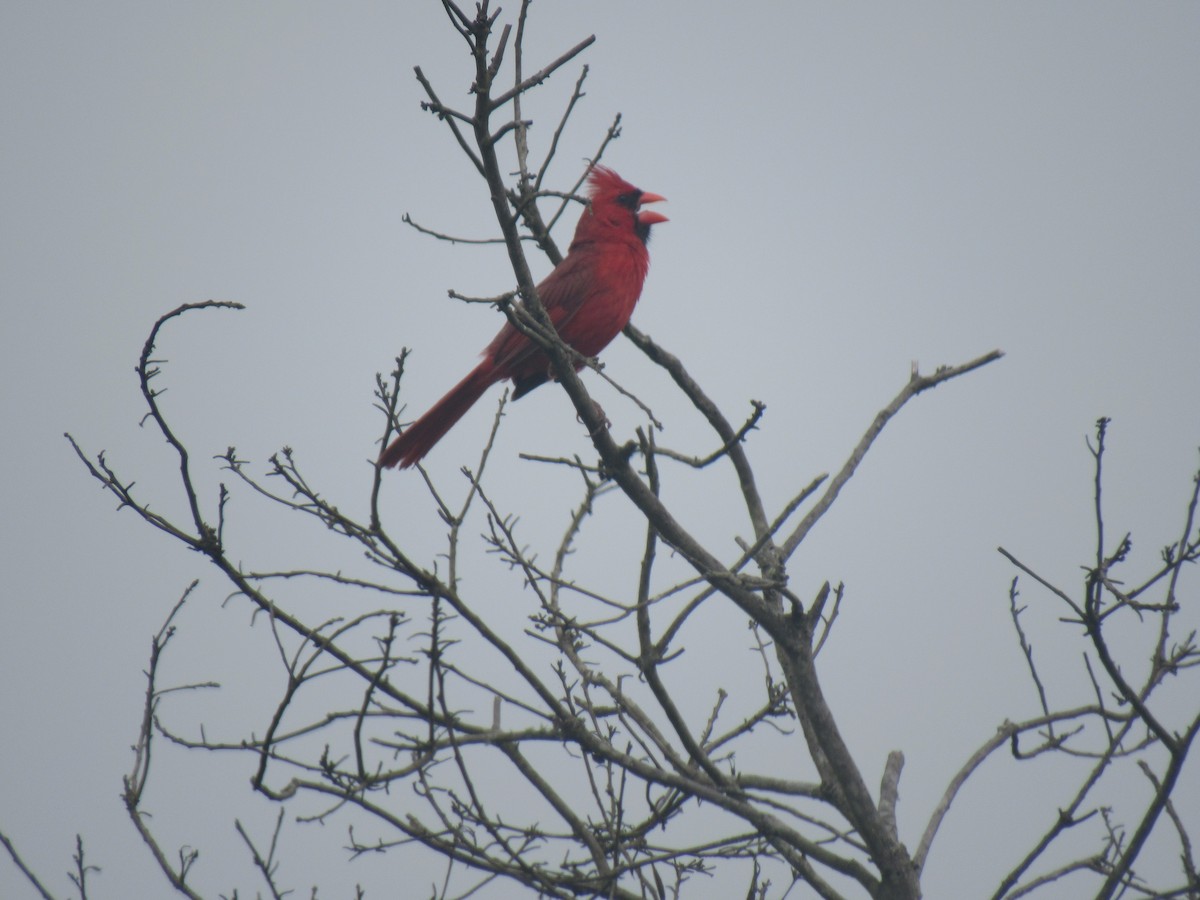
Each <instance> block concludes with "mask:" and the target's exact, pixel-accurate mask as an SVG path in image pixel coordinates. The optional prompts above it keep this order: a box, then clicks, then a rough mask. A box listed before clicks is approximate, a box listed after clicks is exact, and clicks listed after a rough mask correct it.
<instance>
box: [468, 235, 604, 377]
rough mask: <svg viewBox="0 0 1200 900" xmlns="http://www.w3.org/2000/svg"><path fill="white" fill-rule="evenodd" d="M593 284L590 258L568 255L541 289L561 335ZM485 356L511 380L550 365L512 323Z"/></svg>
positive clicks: (581, 255)
mask: <svg viewBox="0 0 1200 900" xmlns="http://www.w3.org/2000/svg"><path fill="white" fill-rule="evenodd" d="M592 281H593V278H592V272H591V266H589V264H588V257H587V255H586V254H582V253H578V252H576V253H572V254H570V255H568V256H567V257H566V258H565V259H564V260H563V261H562V262H561V263H559V264H558V266H557V267H556V268H555V269H554V271H553V272H551V273H550V274H549V275H547V276H546V277H545V278H544V279H543V280H542V283H541V284H539V285H538V286H537V291H538V299H539V300H541V301H542V306H543V307H544V308H545V310H546V313H547V315H549V316H550V321H551V322H553V323H554V328H555V330H556V331H558V333H559V334H560V335H561V334H563V331H564V329H566V328H567V326H568V325H569V324H570V322H571V320H572V319H573V318H574V317H575V315H576V314H577V313H578V312H579V310H580V309H581V308H582V307H583V305H584V303H585V302H586V300H587V297H588V293H589V291H590V290H591V289H592V287H593V285H592ZM484 354H485V355H486V356H488V357H489V358H490V359H491V360H492V361H493V362H494V363H495V365H496V368H497V370H499V371H501V372H503V373H504V375H505V376H506V377H508V378H520V377H521V376H527V375H531V374H533V373H534V372H536V371H538V370H539V369H542V368H544V367H545V366H546V364H547V363H546V358H545V356H543V354H542V352H541V351H540V350H539V349H538V348H537V345H536V344H534V343H533V342H532V341H530V340H529V338H527V337H526V336H525V335H523V334H521V332H519V331H517V330H516V329H515V328H513V327H512V325H509V324H506V325H505V326H504V328H503V329H502V330H501V331H500V333H499V334H498V335H496V339H495V340H493V341H492V343H491V344H489V345H488V348H487V350H485V351H484Z"/></svg>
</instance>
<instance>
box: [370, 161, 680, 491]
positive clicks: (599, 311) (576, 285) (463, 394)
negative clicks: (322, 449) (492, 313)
mask: <svg viewBox="0 0 1200 900" xmlns="http://www.w3.org/2000/svg"><path fill="white" fill-rule="evenodd" d="M588 189H589V190H588V194H589V197H590V199H591V204H590V205H589V207H588V209H586V210H584V212H583V214H582V215H581V216H580V217H579V224H578V225H576V226H575V237H574V238H573V239H572V240H571V246H570V249H569V250H568V251H567V255H566V256H565V257H564V258H563V261H562V262H560V263H559V264H558V265H557V266H556V267H555V268H554V271H553V272H551V273H550V274H549V275H547V276H546V278H545V279H544V280H543V281H542V283H541V284H539V285H538V286H537V292H538V298H539V299H540V300H541V301H542V306H543V307H545V310H546V313H547V314H548V315H549V316H550V321H551V322H553V323H554V327H555V329H556V330H557V331H558V333H559V335H560V336H561V337H562V339H563V340H564V341H566V343H568V344H570V345H571V346H572V347H574V348H575V349H576V350H577V351H578V352H579V353H581V354H583V355H584V356H596V355H597V354H599V352H600V351H601V350H603V349H604V348H605V347H607V346H608V345H609V343H610V342H611V341H612V339H613V338H615V337H616V336H617V335H618V334H620V333H621V329H623V328H624V327H625V325H626V324H627V323H628V322H629V317H630V316H631V315H633V308H634V306H635V305H636V304H637V301H638V297H640V296H641V293H642V284H643V282H644V281H645V280H646V272H647V271H648V270H649V268H650V254H649V253H648V252H647V250H646V241H647V240H648V239H649V237H650V226H652V225H655V224H657V223H659V222H665V221H667V217H666V216H664V215H662V214H661V213H657V212H653V211H649V210H644V211H643V210H641V208H640V207H641V206H642V205H643V204H646V203H656V202H658V201H660V200H663V199H665V198H663V197H660V196H659V195H658V194H648V193H646V192H644V191H640V190H638V189H637V188H635V187H634V186H633V185H631V184H630V183H629V182H627V181H625V180H624V179H623V178H621V176H620V175H618V174H617V173H616V172H614V171H612V169H607V168H605V167H603V166H594V167H593V168H592V171H591V174H590V175H589V176H588ZM575 368H576V369H577V370H578V369H580V368H582V365H577V366H576V367H575ZM551 374H552V372H551V366H550V360H549V359H548V358H547V357H546V355H545V354H544V353H543V352H542V351H541V349H540V348H539V347H538V346H537V345H536V344H535V343H534V342H533V341H531V340H530V339H529V338H528V337H526V336H525V335H523V334H521V332H519V331H517V329H515V328H514V327H513V326H512V325H511V324H510V323H508V322H505V324H504V327H503V328H501V329H500V333H499V334H497V335H496V337H495V338H494V339H493V340H492V342H491V343H490V344H488V345H487V348H486V349H485V350H484V351H483V361H482V362H481V363H480V364H479V365H477V366H476V367H475V368H474V369H472V370H471V371H470V372H469V373H468V374H467V376H466V377H465V378H464V379H463V380H462V381H460V382H459V383H458V384H457V385H455V386H454V387H453V388H451V389H450V392H449V393H448V394H446V396H445V397H443V398H442V399H441V400H439V401H438V402H437V403H435V404H434V405H433V407H432V408H431V409H430V410H429V412H427V413H425V415H423V416H421V418H419V419H417V421H415V422H413V423H412V424H411V425H409V426H408V427H407V428H406V429H404V431H403V432H402V433H401V434H400V435H399V437H397V438H396V439H395V440H394V441H392V443H391V444H390V445H389V446H388V448H387V449H386V450H384V451H383V453H382V454H380V456H379V464H380V465H381V466H396V465H399V466H400V467H401V468H407V467H408V466H411V465H413V464H414V463H416V462H418V461H419V460H420V459H421V458H422V457H423V456H425V454H426V453H428V452H429V451H430V450H431V449H432V448H433V445H434V444H436V443H437V442H438V441H439V440H441V439H442V437H443V436H444V435H445V434H446V432H447V431H449V430H450V429H451V428H452V427H453V426H454V423H455V422H457V421H458V420H459V419H461V418H462V417H463V416H464V415H465V414H466V412H467V410H468V409H470V408H471V407H472V406H473V405H474V404H475V401H476V400H478V399H479V398H480V397H482V396H483V394H484V392H485V391H486V390H487V389H488V388H489V387H491V386H492V385H493V384H495V383H496V382H498V381H504V380H506V379H508V380H511V381H512V382H513V385H514V387H515V390H514V391H513V398H514V399H516V398H518V397H522V396H524V395H525V394H527V393H529V392H530V391H531V390H533V389H534V388H535V387H537V386H538V385H540V384H542V383H543V382H545V381H547V380H548V379H549V378H550V377H551Z"/></svg>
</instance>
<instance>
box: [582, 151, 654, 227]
mask: <svg viewBox="0 0 1200 900" xmlns="http://www.w3.org/2000/svg"><path fill="white" fill-rule="evenodd" d="M588 197H589V198H590V199H591V211H590V212H589V213H585V214H584V215H583V217H581V219H580V221H579V225H580V228H583V227H584V223H585V222H587V223H588V225H589V226H590V227H595V226H600V227H602V228H605V229H608V228H615V229H618V230H620V231H622V232H624V233H626V234H628V233H630V232H632V233H633V234H635V235H637V237H638V239H639V240H640V241H641V242H642V243H643V244H644V243H646V242H647V241H648V240H649V239H650V226H651V225H657V224H658V223H659V222H666V221H667V217H666V216H664V215H663V214H662V213H660V212H655V211H654V210H649V209H645V210H644V209H642V207H643V206H645V205H646V204H647V203H659V202H661V201H663V200H666V199H667V198H666V197H661V196H659V195H658V194H651V193H649V192H647V191H643V190H640V189H638V188H636V187H634V186H633V185H632V184H630V183H629V182H628V181H626V180H625V179H624V178H622V177H621V176H620V175H618V174H617V173H616V172H614V171H613V170H612V169H610V168H608V167H606V166H593V167H592V171H591V174H589V175H588Z"/></svg>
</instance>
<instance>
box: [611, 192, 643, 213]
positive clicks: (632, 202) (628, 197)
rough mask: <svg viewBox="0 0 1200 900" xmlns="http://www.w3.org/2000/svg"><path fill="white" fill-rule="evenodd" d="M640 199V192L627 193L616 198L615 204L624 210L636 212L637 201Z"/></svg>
mask: <svg viewBox="0 0 1200 900" xmlns="http://www.w3.org/2000/svg"><path fill="white" fill-rule="evenodd" d="M641 197H642V192H641V191H629V192H628V193H626V194H622V195H621V196H619V197H618V198H617V202H618V203H620V204H621V205H622V206H624V207H625V208H626V209H632V210H636V209H637V208H638V200H640V199H641Z"/></svg>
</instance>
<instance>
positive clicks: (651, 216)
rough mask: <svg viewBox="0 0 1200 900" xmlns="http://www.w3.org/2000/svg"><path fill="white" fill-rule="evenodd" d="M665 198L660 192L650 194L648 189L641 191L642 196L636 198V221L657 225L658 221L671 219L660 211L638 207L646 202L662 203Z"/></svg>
mask: <svg viewBox="0 0 1200 900" xmlns="http://www.w3.org/2000/svg"><path fill="white" fill-rule="evenodd" d="M666 199H667V198H666V197H663V196H662V195H661V194H651V193H650V192H649V191H643V192H642V196H641V197H639V198H638V207H639V210H638V214H637V218H638V221H639V222H640V223H641V224H643V225H657V224H658V223H659V222H669V221H671V220H670V219H668V218H667V217H666V216H664V215H663V214H662V213H660V212H655V211H654V210H651V209H645V210H643V209H640V207H642V206H645V205H646V204H647V203H662V202H663V201H665V200H666Z"/></svg>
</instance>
